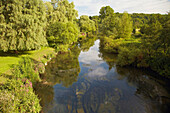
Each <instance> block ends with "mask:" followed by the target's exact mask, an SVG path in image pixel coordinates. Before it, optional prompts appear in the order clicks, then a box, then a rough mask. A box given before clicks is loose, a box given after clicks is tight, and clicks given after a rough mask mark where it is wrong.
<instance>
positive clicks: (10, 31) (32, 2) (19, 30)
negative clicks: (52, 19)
mask: <svg viewBox="0 0 170 113" xmlns="http://www.w3.org/2000/svg"><path fill="white" fill-rule="evenodd" d="M46 22H47V20H46V12H45V6H44V3H43V1H42V0H1V1H0V49H1V50H3V51H9V50H32V49H39V48H40V47H41V46H45V45H47V41H46V38H45V36H46V32H45V31H44V28H45V26H46Z"/></svg>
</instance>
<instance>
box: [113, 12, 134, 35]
mask: <svg viewBox="0 0 170 113" xmlns="http://www.w3.org/2000/svg"><path fill="white" fill-rule="evenodd" d="M116 24H117V25H116V26H117V28H116V29H117V33H118V34H117V37H119V38H130V37H131V33H132V30H133V28H132V21H131V17H130V16H129V15H128V13H127V12H124V13H123V15H122V17H121V18H120V19H117V22H116Z"/></svg>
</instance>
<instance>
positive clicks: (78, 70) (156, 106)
mask: <svg viewBox="0 0 170 113" xmlns="http://www.w3.org/2000/svg"><path fill="white" fill-rule="evenodd" d="M99 46H100V40H96V41H95V40H94V39H89V40H85V41H83V42H81V43H80V44H79V46H77V47H74V49H72V50H71V52H70V53H67V54H61V55H58V56H57V57H56V58H54V59H52V60H51V61H50V62H49V63H48V65H47V66H46V72H45V74H44V75H43V76H42V79H43V83H40V84H37V87H36V88H35V89H36V93H37V94H38V95H39V97H40V98H41V105H42V107H43V108H42V112H43V113H168V107H169V106H170V96H169V91H168V90H166V89H165V88H164V87H167V86H168V83H166V82H163V81H161V80H159V79H155V78H153V77H151V76H150V75H151V74H149V72H147V71H144V70H141V69H135V68H128V67H126V68H121V67H117V66H116V64H115V62H116V57H117V56H116V55H113V54H106V53H104V52H103V51H102V48H100V47H99Z"/></svg>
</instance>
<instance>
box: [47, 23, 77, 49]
mask: <svg viewBox="0 0 170 113" xmlns="http://www.w3.org/2000/svg"><path fill="white" fill-rule="evenodd" d="M47 40H48V42H49V45H50V46H51V47H55V48H56V49H63V50H64V51H67V49H68V46H69V45H71V44H73V43H74V42H76V41H77V40H78V29H77V26H76V25H75V24H73V23H72V22H67V23H64V22H56V23H54V24H51V25H50V26H49V27H48V30H47ZM59 51H60V50H59Z"/></svg>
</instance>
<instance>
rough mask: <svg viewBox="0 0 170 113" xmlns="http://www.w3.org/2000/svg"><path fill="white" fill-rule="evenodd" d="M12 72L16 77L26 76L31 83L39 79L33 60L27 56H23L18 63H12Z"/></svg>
mask: <svg viewBox="0 0 170 113" xmlns="http://www.w3.org/2000/svg"><path fill="white" fill-rule="evenodd" d="M12 67H13V71H12V74H13V75H14V76H15V77H16V78H20V79H23V78H27V79H29V80H30V81H31V82H32V83H35V82H36V81H39V80H40V77H39V70H38V69H36V67H35V65H34V63H33V61H32V60H31V59H30V58H28V57H23V58H22V59H21V60H20V61H19V63H18V64H14V65H13V66H12Z"/></svg>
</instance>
